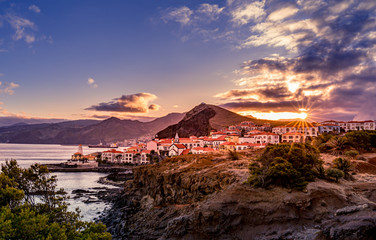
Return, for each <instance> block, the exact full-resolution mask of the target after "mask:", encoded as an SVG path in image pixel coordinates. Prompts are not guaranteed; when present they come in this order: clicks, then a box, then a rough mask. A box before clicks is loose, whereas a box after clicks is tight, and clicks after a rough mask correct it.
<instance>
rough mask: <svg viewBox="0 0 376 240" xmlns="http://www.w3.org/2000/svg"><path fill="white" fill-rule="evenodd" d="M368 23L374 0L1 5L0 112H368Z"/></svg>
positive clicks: (375, 56)
mask: <svg viewBox="0 0 376 240" xmlns="http://www.w3.org/2000/svg"><path fill="white" fill-rule="evenodd" d="M375 19H376V1H374V0H362V1H359V0H358V1H356V0H349V1H346V0H343V1H334V0H333V1H321V0H295V1H289V0H272V1H269V0H257V1H250V0H249V1H243V0H227V1H202V0H201V1H198V0H137V1H121V0H109V1H95V0H90V1H77V0H74V1H73V0H65V1H48V0H39V1H37V0H35V1H32V0H28V1H21V0H18V1H10V0H0V82H1V84H0V119H8V120H10V119H12V121H18V120H20V121H21V120H24V121H26V120H29V121H31V120H45V119H54V120H55V121H57V120H61V119H72V120H73V119H105V118H107V117H111V116H115V117H119V118H122V119H140V120H143V121H148V120H150V119H153V118H155V117H161V116H164V115H166V114H168V113H171V112H185V111H188V110H190V109H191V108H193V107H194V106H196V105H198V104H200V103H201V102H205V103H209V104H215V105H220V106H223V107H225V108H227V109H229V110H232V111H235V112H238V113H241V114H243V115H248V114H250V115H253V116H256V117H261V118H269V119H271V118H273V117H275V116H277V117H276V118H288V117H289V116H290V117H296V116H298V115H299V114H301V113H307V114H308V116H309V118H311V119H312V120H315V121H322V120H328V119H338V120H366V119H376V116H375V115H376V104H374V103H375V102H376V64H375V63H376V21H375ZM283 113H284V114H283ZM292 113H295V114H298V115H293V114H292ZM51 121H53V120H51Z"/></svg>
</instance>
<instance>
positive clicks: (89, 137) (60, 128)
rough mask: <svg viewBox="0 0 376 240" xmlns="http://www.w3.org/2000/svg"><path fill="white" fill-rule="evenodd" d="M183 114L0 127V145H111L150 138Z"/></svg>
mask: <svg viewBox="0 0 376 240" xmlns="http://www.w3.org/2000/svg"><path fill="white" fill-rule="evenodd" d="M184 115H185V114H184V113H170V114H168V115H166V116H164V117H161V118H157V119H155V120H153V121H151V122H140V121H137V120H121V119H118V118H115V117H112V118H108V119H106V120H104V121H97V120H77V121H65V122H60V123H44V124H29V125H17V126H9V127H0V142H3V143H4V142H5V143H38V144H47V143H49V144H97V143H99V142H100V141H102V142H104V143H111V142H117V141H123V140H124V139H133V138H139V137H143V136H153V135H154V134H155V133H157V132H158V131H160V130H162V129H164V128H166V127H167V126H169V125H171V124H175V123H177V122H179V121H180V120H181V119H182V118H183V117H184Z"/></svg>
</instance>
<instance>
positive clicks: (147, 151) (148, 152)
mask: <svg viewBox="0 0 376 240" xmlns="http://www.w3.org/2000/svg"><path fill="white" fill-rule="evenodd" d="M150 152H151V150H143V151H142V152H141V153H146V154H150Z"/></svg>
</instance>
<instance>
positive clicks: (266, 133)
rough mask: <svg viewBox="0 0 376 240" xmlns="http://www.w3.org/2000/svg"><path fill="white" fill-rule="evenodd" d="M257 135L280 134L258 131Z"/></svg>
mask: <svg viewBox="0 0 376 240" xmlns="http://www.w3.org/2000/svg"><path fill="white" fill-rule="evenodd" d="M255 135H272V136H278V134H275V133H271V132H263V133H258V134H255Z"/></svg>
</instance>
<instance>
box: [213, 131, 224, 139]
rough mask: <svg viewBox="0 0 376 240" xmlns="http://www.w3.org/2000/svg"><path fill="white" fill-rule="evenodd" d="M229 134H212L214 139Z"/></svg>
mask: <svg viewBox="0 0 376 240" xmlns="http://www.w3.org/2000/svg"><path fill="white" fill-rule="evenodd" d="M226 135H227V134H226V133H224V132H211V137H212V138H219V137H221V136H226Z"/></svg>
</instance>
